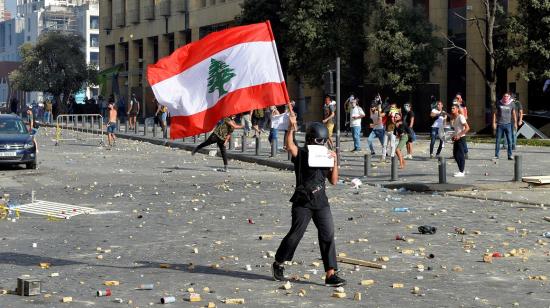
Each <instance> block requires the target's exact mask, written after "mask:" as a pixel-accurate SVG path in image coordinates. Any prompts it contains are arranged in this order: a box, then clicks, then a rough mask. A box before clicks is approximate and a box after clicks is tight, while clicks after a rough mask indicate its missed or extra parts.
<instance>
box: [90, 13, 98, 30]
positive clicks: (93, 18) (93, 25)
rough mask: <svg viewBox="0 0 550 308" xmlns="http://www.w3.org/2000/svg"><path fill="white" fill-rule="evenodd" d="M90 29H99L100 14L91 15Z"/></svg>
mask: <svg viewBox="0 0 550 308" xmlns="http://www.w3.org/2000/svg"><path fill="white" fill-rule="evenodd" d="M90 29H99V16H90Z"/></svg>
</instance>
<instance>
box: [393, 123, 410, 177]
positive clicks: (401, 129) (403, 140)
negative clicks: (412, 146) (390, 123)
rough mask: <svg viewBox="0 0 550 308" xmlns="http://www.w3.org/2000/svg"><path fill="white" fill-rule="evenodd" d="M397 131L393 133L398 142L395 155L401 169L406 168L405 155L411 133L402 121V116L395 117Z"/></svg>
mask: <svg viewBox="0 0 550 308" xmlns="http://www.w3.org/2000/svg"><path fill="white" fill-rule="evenodd" d="M393 118H394V123H395V130H394V132H393V134H394V136H395V138H396V139H397V140H398V143H397V147H396V149H395V155H397V158H398V159H399V169H404V168H405V157H404V155H403V153H404V151H405V148H406V146H407V144H408V141H409V133H408V131H407V125H406V124H405V122H404V121H403V120H402V119H401V114H400V113H397V114H395V115H394V117H393Z"/></svg>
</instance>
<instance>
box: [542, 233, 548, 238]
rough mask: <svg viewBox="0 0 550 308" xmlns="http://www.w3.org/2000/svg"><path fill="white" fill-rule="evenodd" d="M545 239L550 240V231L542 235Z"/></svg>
mask: <svg viewBox="0 0 550 308" xmlns="http://www.w3.org/2000/svg"><path fill="white" fill-rule="evenodd" d="M542 236H544V237H545V238H550V231H546V232H544V233H543V234H542Z"/></svg>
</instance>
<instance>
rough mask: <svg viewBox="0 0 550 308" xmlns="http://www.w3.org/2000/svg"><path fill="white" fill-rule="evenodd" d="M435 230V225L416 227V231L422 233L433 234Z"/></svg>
mask: <svg viewBox="0 0 550 308" xmlns="http://www.w3.org/2000/svg"><path fill="white" fill-rule="evenodd" d="M436 231H437V228H436V227H432V226H428V225H424V226H420V227H418V232H420V233H422V234H435V232H436Z"/></svg>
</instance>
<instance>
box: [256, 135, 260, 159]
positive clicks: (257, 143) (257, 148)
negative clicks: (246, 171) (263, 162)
mask: <svg viewBox="0 0 550 308" xmlns="http://www.w3.org/2000/svg"><path fill="white" fill-rule="evenodd" d="M260 140H261V137H260V136H256V156H259V155H260V149H261V147H260V146H261V145H260Z"/></svg>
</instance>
